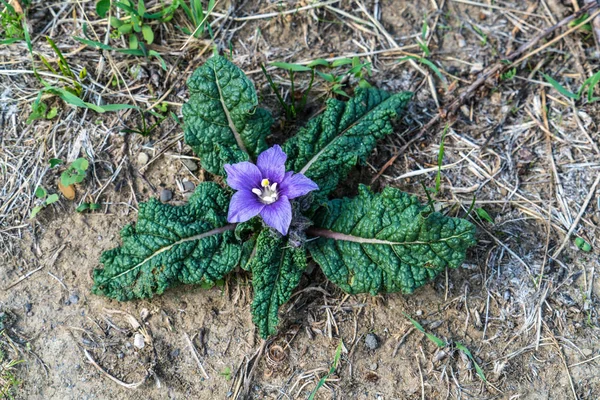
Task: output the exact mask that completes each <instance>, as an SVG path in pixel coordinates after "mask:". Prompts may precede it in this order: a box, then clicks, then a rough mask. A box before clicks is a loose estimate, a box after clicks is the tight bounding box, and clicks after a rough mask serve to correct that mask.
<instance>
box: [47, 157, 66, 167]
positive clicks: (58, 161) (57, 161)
mask: <svg viewBox="0 0 600 400" xmlns="http://www.w3.org/2000/svg"><path fill="white" fill-rule="evenodd" d="M48 163H49V164H50V168H54V167H56V166H57V165H60V164H62V163H63V161H62V160H61V159H60V158H51V159H50V160H49V161H48Z"/></svg>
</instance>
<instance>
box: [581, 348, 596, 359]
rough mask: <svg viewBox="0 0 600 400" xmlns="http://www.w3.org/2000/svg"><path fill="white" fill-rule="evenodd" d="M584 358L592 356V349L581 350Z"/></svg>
mask: <svg viewBox="0 0 600 400" xmlns="http://www.w3.org/2000/svg"><path fill="white" fill-rule="evenodd" d="M581 352H582V353H583V355H584V356H586V357H589V356H591V355H592V354H594V349H583V350H581Z"/></svg>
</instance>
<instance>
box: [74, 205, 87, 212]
mask: <svg viewBox="0 0 600 400" xmlns="http://www.w3.org/2000/svg"><path fill="white" fill-rule="evenodd" d="M89 209H90V203H81V204H80V205H79V206H78V207H77V208H76V209H75V211H77V212H78V213H80V212H84V211H85V210H89Z"/></svg>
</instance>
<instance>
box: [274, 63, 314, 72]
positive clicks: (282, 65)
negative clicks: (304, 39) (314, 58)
mask: <svg viewBox="0 0 600 400" xmlns="http://www.w3.org/2000/svg"><path fill="white" fill-rule="evenodd" d="M271 65H272V66H274V67H277V68H281V69H285V70H288V71H294V72H306V71H308V72H310V71H312V69H311V68H308V67H305V66H304V65H300V64H290V63H286V62H279V61H277V62H273V63H271Z"/></svg>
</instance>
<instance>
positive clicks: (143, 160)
mask: <svg viewBox="0 0 600 400" xmlns="http://www.w3.org/2000/svg"><path fill="white" fill-rule="evenodd" d="M149 160H150V157H148V154H146V153H140V154H138V159H137V161H138V164H139V165H140V167H141V166H144V165H146V164H147V163H148V161H149Z"/></svg>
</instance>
